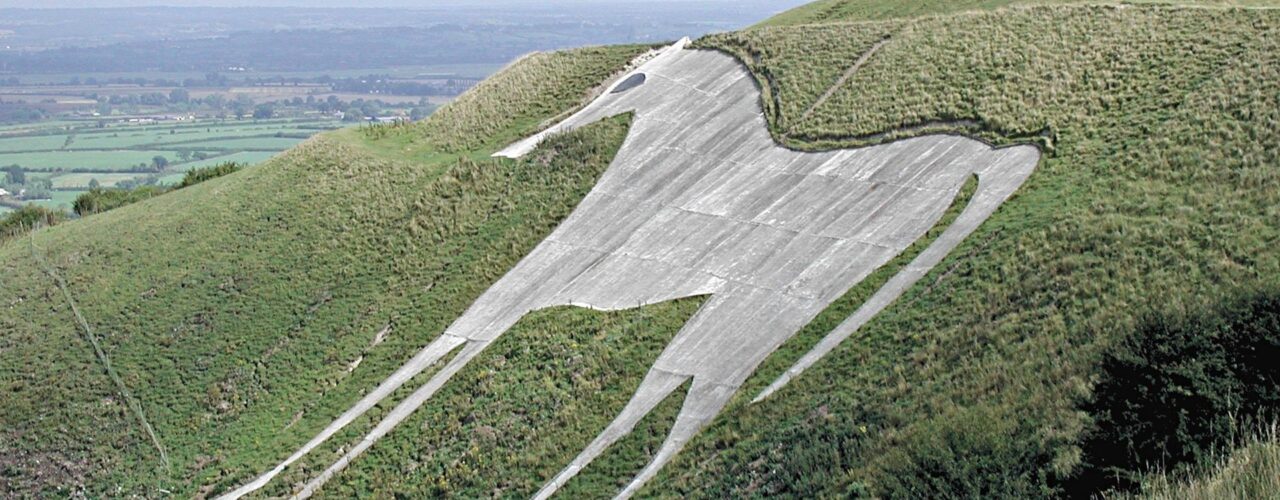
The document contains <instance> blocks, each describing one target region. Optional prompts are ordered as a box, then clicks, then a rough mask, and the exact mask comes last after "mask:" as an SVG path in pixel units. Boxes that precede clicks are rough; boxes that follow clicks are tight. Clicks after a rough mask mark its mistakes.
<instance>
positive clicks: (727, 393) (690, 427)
mask: <svg viewBox="0 0 1280 500" xmlns="http://www.w3.org/2000/svg"><path fill="white" fill-rule="evenodd" d="M737 390H738V388H737V387H729V386H725V385H719V384H714V383H703V382H699V380H698V378H696V377H695V378H694V379H693V387H691V388H690V389H689V394H688V396H685V399H684V406H682V407H681V408H680V414H679V415H678V416H676V423H675V424H674V425H672V426H671V432H670V433H668V434H667V439H666V440H665V441H663V442H662V447H661V448H659V449H658V453H657V454H655V455H654V456H653V460H650V461H649V464H648V465H646V466H645V467H644V470H642V471H640V473H639V474H637V475H636V477H635V478H633V479H632V480H631V483H630V484H628V485H627V487H626V489H624V490H622V492H621V493H618V496H617V498H619V499H626V498H630V497H631V496H632V495H634V494H635V493H636V492H637V491H640V488H641V487H643V486H644V485H645V483H647V482H649V480H650V479H653V476H656V475H657V474H658V471H661V470H662V467H663V466H665V465H667V462H670V461H671V459H672V458H675V456H676V454H677V453H680V450H681V449H683V448H684V445H685V444H687V443H688V442H689V440H690V439H693V436H695V435H696V434H697V433H698V432H699V431H701V430H702V428H703V427H706V426H707V424H709V423H711V421H712V420H713V419H715V418H716V415H719V414H720V410H721V409H723V408H724V406H725V404H726V403H728V402H729V398H732V397H733V393H734V392H736V391H737Z"/></svg>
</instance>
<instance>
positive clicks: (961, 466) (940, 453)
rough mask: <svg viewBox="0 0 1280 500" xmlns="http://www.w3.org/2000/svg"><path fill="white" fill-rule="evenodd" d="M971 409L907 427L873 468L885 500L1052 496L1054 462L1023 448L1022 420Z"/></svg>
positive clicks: (1046, 453)
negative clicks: (1050, 471) (902, 499)
mask: <svg viewBox="0 0 1280 500" xmlns="http://www.w3.org/2000/svg"><path fill="white" fill-rule="evenodd" d="M1020 413H1021V412H1016V411H1010V410H1006V409H1002V408H995V409H993V408H990V407H987V406H976V407H969V408H956V409H953V410H950V411H946V412H943V413H942V414H940V415H937V416H934V417H931V418H929V419H927V420H924V421H922V422H920V423H919V424H917V425H913V426H911V427H910V428H909V429H908V430H907V432H906V433H905V435H904V436H903V438H902V439H901V440H900V442H898V443H895V446H893V447H891V448H890V449H888V450H887V451H886V452H885V454H884V455H883V457H882V458H881V460H880V461H879V464H878V465H877V466H876V467H875V468H876V469H877V470H876V472H877V474H875V475H874V477H875V484H874V486H875V490H876V493H877V494H878V496H880V497H884V498H1036V497H1047V496H1052V494H1053V491H1052V489H1050V486H1049V485H1050V482H1049V478H1047V477H1046V474H1048V471H1049V470H1050V469H1051V464H1052V462H1053V461H1054V457H1053V455H1052V454H1051V451H1050V450H1049V449H1047V448H1048V447H1035V446H1025V442H1026V440H1027V439H1028V438H1029V436H1020V435H1019V434H1025V433H1027V432H1028V428H1029V427H1028V426H1027V425H1022V423H1021V422H1020V420H1021V419H1023V418H1025V415H1022V414H1020Z"/></svg>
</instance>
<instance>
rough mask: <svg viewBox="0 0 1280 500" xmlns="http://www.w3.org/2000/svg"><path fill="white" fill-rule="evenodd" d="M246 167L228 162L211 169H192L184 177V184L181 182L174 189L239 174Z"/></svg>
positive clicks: (210, 167)
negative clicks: (235, 173)
mask: <svg viewBox="0 0 1280 500" xmlns="http://www.w3.org/2000/svg"><path fill="white" fill-rule="evenodd" d="M246 166H247V165H245V164H243V163H236V162H233V161H228V162H223V163H219V164H217V165H213V166H209V167H202V168H195V169H191V170H189V171H187V175H185V176H183V177H182V182H179V183H178V185H177V186H175V187H174V189H182V188H184V187H188V186H194V185H196V184H199V183H201V182H204V181H207V180H209V179H213V178H216V177H222V176H224V175H227V174H230V173H234V172H237V171H239V170H240V169H242V168H244V167H246Z"/></svg>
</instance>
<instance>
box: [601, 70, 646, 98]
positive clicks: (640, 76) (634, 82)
mask: <svg viewBox="0 0 1280 500" xmlns="http://www.w3.org/2000/svg"><path fill="white" fill-rule="evenodd" d="M644 78H645V76H644V73H636V74H634V75H631V76H628V77H627V79H626V80H623V81H622V83H619V84H618V86H617V87H614V88H613V91H611V92H609V93H610V94H621V93H623V92H626V91H628V90H631V89H634V88H636V87H639V86H641V85H644Z"/></svg>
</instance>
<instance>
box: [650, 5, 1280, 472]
mask: <svg viewBox="0 0 1280 500" xmlns="http://www.w3.org/2000/svg"><path fill="white" fill-rule="evenodd" d="M850 4H853V3H852V2H851V3H850ZM1277 28H1280V15H1278V14H1277V12H1276V11H1274V10H1240V9H1174V8H1164V7H1159V8H1154V7H1127V8H1112V7H1089V6H1048V7H1025V8H1011V9H1003V10H998V11H993V12H976V13H965V14H958V15H954V16H941V17H926V18H920V19H915V20H889V21H875V22H840V23H832V24H824V25H816V26H815V25H809V26H795V27H768V28H760V29H753V30H748V31H746V32H741V33H731V34H726V35H722V36H714V37H711V38H708V39H705V40H702V41H701V42H700V45H701V46H703V47H708V48H718V49H722V50H726V51H729V52H731V53H734V54H737V55H739V56H741V57H742V58H743V60H744V61H746V62H747V64H748V66H749V67H750V68H751V69H752V70H753V71H754V72H755V73H756V74H757V76H758V77H759V78H760V80H761V82H762V84H761V86H762V87H763V88H766V89H771V90H772V92H773V95H771V96H769V97H768V98H767V99H766V100H765V106H766V110H767V112H768V113H769V115H770V118H771V124H772V126H773V127H774V132H775V134H776V135H777V136H778V137H779V139H780V140H783V141H785V142H786V143H787V144H789V145H792V146H794V147H800V148H828V147H838V146H841V145H856V144H864V143H868V142H878V141H883V140H888V139H891V138H893V137H897V136H905V135H914V134H919V133H922V132H925V131H937V132H961V133H966V134H970V135H976V136H979V137H984V138H986V139H988V140H991V141H994V142H997V143H1010V142H1020V141H1031V142H1035V143H1040V144H1042V145H1044V147H1045V148H1046V152H1047V157H1046V159H1045V160H1044V161H1043V164H1042V165H1041V167H1040V169H1039V170H1038V171H1037V172H1036V174H1035V175H1034V176H1033V177H1032V178H1031V179H1030V180H1029V181H1028V184H1027V185H1026V186H1024V187H1023V188H1022V190H1021V191H1020V193H1019V195H1018V196H1017V198H1016V199H1014V200H1012V201H1011V202H1009V203H1008V204H1006V205H1005V207H1004V208H1002V210H1001V211H1000V212H999V213H997V214H996V215H995V216H994V217H992V219H991V220H990V221H989V222H988V223H986V224H985V225H984V226H983V227H982V228H981V229H979V231H978V233H976V234H975V235H974V236H973V237H971V238H970V240H969V241H968V242H966V243H965V244H964V245H963V246H962V247H961V248H959V249H958V250H957V252H956V253H955V254H953V255H952V256H951V257H950V258H949V259H948V260H947V261H946V262H944V263H943V264H942V265H941V266H939V269H938V270H936V271H935V272H934V275H933V276H931V277H927V278H926V279H925V280H923V282H924V283H926V284H927V285H922V286H920V287H917V289H916V290H913V291H912V292H909V293H908V295H907V297H905V298H904V299H903V300H900V301H899V302H898V304H896V305H895V306H893V307H891V308H890V309H889V310H888V311H886V312H885V313H883V314H882V315H881V316H880V317H879V318H877V319H876V320H875V321H873V322H872V324H870V325H868V327H867V328H865V329H864V330H863V332H861V334H860V336H859V337H858V338H855V339H853V340H851V341H849V342H846V344H845V345H843V346H841V349H840V350H839V351H838V352H837V353H835V354H833V355H832V356H830V357H829V358H828V359H826V360H825V361H824V362H823V363H821V364H820V365H819V368H818V370H819V371H817V372H812V373H808V372H807V373H806V374H805V376H804V377H801V380H798V381H797V382H793V386H792V387H789V388H788V390H786V391H784V392H783V393H780V394H778V395H776V396H775V398H774V399H772V400H769V401H766V402H764V403H763V404H760V405H756V406H746V405H745V400H746V399H747V398H749V397H750V396H751V395H753V391H751V390H749V389H750V387H760V386H762V385H763V384H764V383H767V382H768V381H769V380H770V379H772V377H773V376H776V375H777V373H778V372H777V370H779V369H780V368H773V369H769V368H766V369H765V370H762V371H761V372H760V373H758V374H757V376H756V377H755V378H754V380H753V381H749V382H748V390H746V391H744V392H743V394H741V395H740V397H739V402H738V405H737V406H736V407H734V408H732V409H731V410H729V411H726V412H725V417H724V418H722V419H720V421H719V422H718V423H717V424H715V425H714V426H713V428H712V429H711V430H710V432H707V433H704V434H703V435H702V436H701V437H700V438H699V439H698V440H697V441H696V442H695V443H694V445H693V446H691V448H690V449H689V450H687V451H686V452H685V453H684V454H683V455H682V456H681V457H680V458H679V459H678V463H676V464H672V466H671V467H668V468H667V469H666V471H665V472H664V474H663V477H660V478H659V479H658V480H655V482H654V483H653V486H652V487H651V488H650V490H649V491H650V492H653V493H664V494H667V493H671V494H675V493H678V494H687V495H694V496H704V495H705V496H719V495H742V494H788V495H798V496H810V495H815V494H840V493H850V492H864V491H870V492H874V493H876V494H880V495H885V496H890V497H897V496H910V497H917V496H939V495H947V494H961V495H970V494H972V495H991V494H997V493H1000V494H1013V495H1019V496H1039V495H1046V494H1054V493H1062V492H1064V491H1068V488H1071V487H1073V486H1071V484H1070V483H1071V478H1073V477H1075V476H1077V475H1079V474H1083V473H1085V471H1087V470H1089V469H1090V467H1093V466H1095V465H1099V464H1101V463H1102V462H1104V458H1105V457H1100V456H1097V455H1098V452H1097V450H1091V449H1087V448H1084V447H1082V446H1081V439H1082V437H1083V436H1086V435H1088V434H1089V433H1090V432H1095V431H1094V430H1093V429H1094V427H1093V425H1092V422H1093V421H1094V420H1095V419H1096V415H1094V414H1090V413H1089V412H1086V411H1083V410H1082V407H1083V405H1084V403H1085V402H1086V401H1088V400H1089V399H1090V397H1091V388H1092V387H1093V384H1094V383H1095V382H1096V381H1097V380H1098V379H1099V377H1100V376H1101V374H1100V373H1099V372H1098V370H1097V369H1096V367H1097V366H1098V360H1099V353H1101V352H1103V351H1105V350H1106V349H1108V347H1109V346H1110V345H1112V344H1113V343H1114V342H1116V341H1117V339H1120V338H1123V337H1125V336H1126V335H1128V334H1129V332H1130V331H1132V330H1134V329H1136V328H1137V326H1136V325H1135V321H1136V318H1138V317H1140V316H1142V315H1143V314H1147V313H1149V312H1150V313H1151V314H1173V313H1174V312H1176V311H1179V310H1185V309H1188V308H1193V306H1197V305H1198V304H1203V303H1217V302H1219V301H1222V300H1224V299H1225V298H1226V297H1231V296H1234V295H1237V294H1240V293H1248V292H1245V291H1252V290H1256V289H1272V290H1274V288H1270V286H1271V285H1273V284H1274V283H1275V282H1276V280H1277V277H1280V275H1278V274H1277V271H1278V270H1280V269H1277V265H1280V261H1278V259H1277V254H1276V252H1275V251H1274V250H1272V248H1273V247H1274V242H1275V241H1277V238H1278V237H1280V228H1277V226H1276V225H1275V221H1276V220H1280V219H1277V215H1280V212H1277V206H1278V205H1277V203H1278V202H1280V190H1277V189H1276V186H1277V184H1276V181H1277V180H1278V179H1277V176H1280V169H1278V168H1277V165H1280V157H1277V147H1276V145H1277V144H1280V135H1277V132H1276V130H1277V129H1276V128H1275V124H1276V123H1277V122H1278V121H1280V106H1278V104H1280V103H1277V100H1276V99H1277V95H1280V86H1278V85H1277V78H1276V77H1277V75H1278V74H1280V59H1278V58H1277V54H1280V50H1277V49H1280V47H1277V45H1276V40H1277V38H1276V34H1277V33H1276V30H1277ZM881 36H888V37H889V38H888V40H889V41H888V42H887V43H886V44H885V45H883V46H882V47H880V48H879V50H877V51H876V52H875V53H874V54H873V55H872V56H871V57H870V58H869V59H868V60H867V61H866V62H865V63H863V64H862V65H861V66H860V67H859V68H858V70H857V72H856V73H854V74H852V75H849V76H848V77H847V79H845V80H844V82H843V83H842V84H841V85H839V86H838V87H836V88H834V89H832V90H831V91H830V95H829V97H828V98H827V99H826V100H825V101H824V102H823V103H822V104H821V105H820V106H818V107H816V109H814V110H813V112H812V113H811V114H809V115H808V116H807V117H804V119H801V116H798V114H797V113H796V111H795V110H802V109H806V107H807V106H809V105H811V103H813V102H816V101H818V100H819V99H818V97H815V96H820V95H822V94H824V93H826V92H827V89H828V88H829V87H830V86H831V85H832V84H834V83H835V81H827V82H813V81H802V82H788V81H785V80H786V79H787V78H789V77H791V75H795V74H797V72H796V71H794V70H793V68H805V69H804V72H803V73H801V74H804V75H818V74H824V75H831V74H839V73H840V71H844V70H845V69H846V68H847V66H846V67H842V68H840V69H839V70H834V69H823V68H821V67H822V66H826V65H832V66H834V65H847V64H849V61H855V60H857V59H858V58H859V56H860V54H858V53H856V52H846V53H841V52H840V50H841V47H837V46H829V47H822V48H821V49H822V50H813V49H812V45H813V44H814V43H816V42H813V41H814V40H837V39H850V40H868V39H876V38H877V37H881ZM857 45H858V44H848V48H849V49H850V50H851V51H857V50H860V49H858V48H857ZM863 45H864V46H865V43H864V44H863ZM789 102H790V104H789ZM1242 290H1243V291H1242ZM1151 311H1158V313H1156V312H1151ZM806 341H807V342H812V341H813V338H808V339H806V338H804V337H799V338H797V339H796V340H795V341H793V344H799V345H789V346H787V347H785V348H784V350H783V351H782V352H780V353H779V354H778V355H777V356H780V357H783V358H788V357H790V358H791V359H794V357H795V356H798V355H799V353H802V352H803V351H804V350H805V349H806V348H807V347H808V344H806ZM785 365H786V363H781V364H778V365H774V366H785ZM1258 383H1260V384H1264V385H1265V384H1268V383H1271V384H1274V381H1272V380H1269V379H1264V380H1262V381H1260V382H1258ZM1127 465H1128V466H1129V467H1132V468H1135V469H1137V468H1141V464H1138V463H1133V464H1127ZM1171 465H1172V464H1171ZM832 478H835V479H834V480H833V479H832ZM660 485H661V486H660Z"/></svg>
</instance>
